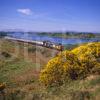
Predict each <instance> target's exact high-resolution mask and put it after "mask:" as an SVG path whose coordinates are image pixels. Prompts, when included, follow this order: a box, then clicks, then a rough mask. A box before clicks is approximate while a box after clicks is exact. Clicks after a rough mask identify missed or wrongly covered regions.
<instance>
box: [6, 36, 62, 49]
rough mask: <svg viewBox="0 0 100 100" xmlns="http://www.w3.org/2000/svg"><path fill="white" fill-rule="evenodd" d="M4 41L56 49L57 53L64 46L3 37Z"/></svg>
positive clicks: (48, 42) (49, 42)
mask: <svg viewBox="0 0 100 100" xmlns="http://www.w3.org/2000/svg"><path fill="white" fill-rule="evenodd" d="M5 39H8V40H13V41H18V42H24V43H30V44H33V45H38V46H43V47H47V48H51V49H56V50H59V51H63V50H64V46H63V45H62V44H60V43H53V42H51V41H48V40H47V41H33V40H25V39H17V38H12V37H5Z"/></svg>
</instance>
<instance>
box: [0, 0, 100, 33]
mask: <svg viewBox="0 0 100 100" xmlns="http://www.w3.org/2000/svg"><path fill="white" fill-rule="evenodd" d="M7 29H16V30H24V31H84V32H100V0H0V30H7Z"/></svg>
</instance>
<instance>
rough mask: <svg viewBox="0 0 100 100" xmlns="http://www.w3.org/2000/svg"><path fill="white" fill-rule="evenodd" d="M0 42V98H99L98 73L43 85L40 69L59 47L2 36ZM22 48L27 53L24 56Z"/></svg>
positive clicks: (65, 99)
mask: <svg viewBox="0 0 100 100" xmlns="http://www.w3.org/2000/svg"><path fill="white" fill-rule="evenodd" d="M0 44H1V45H0V46H1V47H0V83H2V82H4V83H6V88H5V91H4V92H5V93H4V94H2V93H0V100H99V97H100V76H99V75H90V76H88V77H87V78H86V79H83V80H76V81H71V80H69V81H68V82H65V83H64V84H63V85H62V86H59V87H58V86H55V87H48V88H46V87H45V86H43V85H42V84H41V83H40V82H39V80H38V79H39V74H40V70H41V69H42V68H43V66H44V65H45V64H46V63H47V62H48V61H49V60H50V59H51V58H53V57H54V56H55V55H57V53H58V51H55V50H53V51H52V50H50V49H48V48H43V47H35V46H32V45H28V44H23V43H16V42H13V41H8V40H4V39H1V40H0ZM17 45H18V50H19V52H18V53H17V54H16V52H15V51H16V50H15V49H16V46H17ZM25 48H27V50H28V56H25V53H24V52H25V51H24V50H25Z"/></svg>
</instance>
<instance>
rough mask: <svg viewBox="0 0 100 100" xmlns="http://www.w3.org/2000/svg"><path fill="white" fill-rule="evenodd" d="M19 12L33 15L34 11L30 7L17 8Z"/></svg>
mask: <svg viewBox="0 0 100 100" xmlns="http://www.w3.org/2000/svg"><path fill="white" fill-rule="evenodd" d="M17 12H19V13H22V14H24V15H32V11H31V10H30V9H28V8H27V9H17Z"/></svg>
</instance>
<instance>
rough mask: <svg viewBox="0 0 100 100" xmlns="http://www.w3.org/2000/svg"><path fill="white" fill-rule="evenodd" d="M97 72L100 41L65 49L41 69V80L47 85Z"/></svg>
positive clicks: (98, 70)
mask: <svg viewBox="0 0 100 100" xmlns="http://www.w3.org/2000/svg"><path fill="white" fill-rule="evenodd" d="M96 72H98V73H100V42H97V43H96V42H95V43H88V44H84V45H82V46H79V47H78V48H75V49H74V50H72V51H67V50H66V51H63V52H62V53H60V54H59V55H58V56H57V57H55V58H53V59H51V60H50V61H49V62H48V64H47V65H46V66H45V68H44V69H43V70H42V71H41V74H40V81H41V82H42V83H43V84H45V85H47V86H48V85H53V84H61V83H63V82H64V81H66V80H67V79H72V80H75V79H77V78H80V77H84V76H86V75H87V74H89V73H96Z"/></svg>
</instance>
